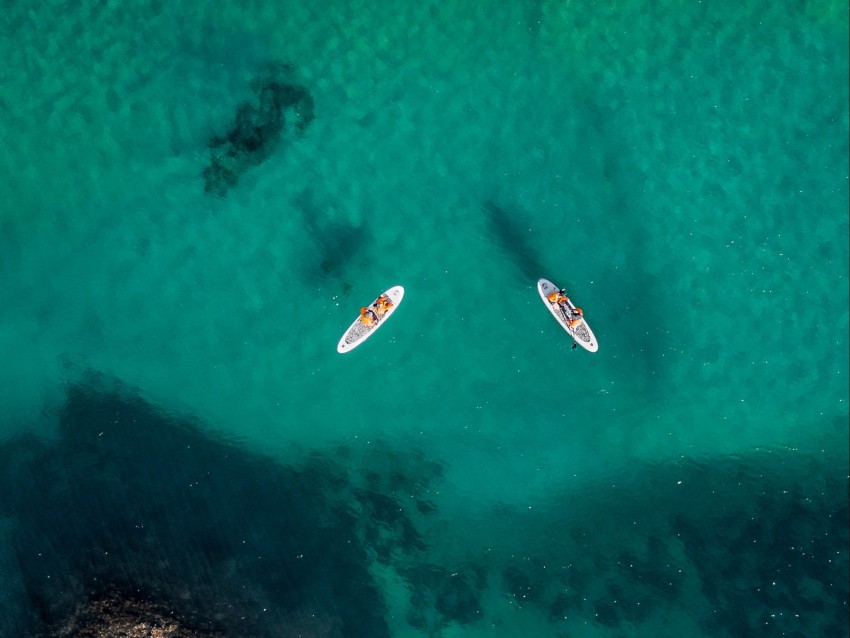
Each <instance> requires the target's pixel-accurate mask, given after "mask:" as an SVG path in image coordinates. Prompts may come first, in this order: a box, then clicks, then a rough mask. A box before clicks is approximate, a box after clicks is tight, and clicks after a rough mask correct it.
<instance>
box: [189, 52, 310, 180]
mask: <svg viewBox="0 0 850 638" xmlns="http://www.w3.org/2000/svg"><path fill="white" fill-rule="evenodd" d="M252 88H253V90H254V92H255V94H256V95H255V98H254V99H253V100H252V101H248V102H245V103H243V104H241V105H240V106H239V108H238V109H237V111H236V117H235V118H234V122H233V125H232V126H231V128H230V130H229V131H228V132H227V133H226V134H225V135H223V136H214V137H213V138H212V139H211V140H210V143H209V147H210V149H211V150H212V154H211V157H210V164H209V166H207V167H206V168H205V169H204V172H203V176H204V191H205V192H207V193H214V194H216V195H220V196H224V195H226V194H227V192H228V191H229V190H230V189H231V188H233V187H234V186H236V184H237V182H238V181H239V178H240V177H241V176H242V174H244V173H245V172H246V171H247V170H249V169H250V168H252V167H254V166H257V165H259V164H261V163H262V162H263V161H265V160H266V159H268V157H270V156H271V154H272V152H274V150H275V148H276V147H277V146H278V144H279V143H280V141H281V139H282V137H283V136H284V134H285V133H291V134H293V135H297V134H299V133H302V132H303V131H304V130H305V129H306V128H307V127H308V126H309V125H310V123H311V122H312V121H313V118H314V112H313V96H312V95H311V94H310V92H309V91H308V90H307V89H306V88H305V87H304V86H302V85H301V84H299V83H297V82H296V81H295V80H294V79H293V71H292V68H291V67H289V66H287V65H279V66H275V67H273V68H270V69H267V70H266V71H264V72H263V74H262V75H261V76H260V77H259V78H258V79H257V80H256V81H255V82H254V83H253V86H252Z"/></svg>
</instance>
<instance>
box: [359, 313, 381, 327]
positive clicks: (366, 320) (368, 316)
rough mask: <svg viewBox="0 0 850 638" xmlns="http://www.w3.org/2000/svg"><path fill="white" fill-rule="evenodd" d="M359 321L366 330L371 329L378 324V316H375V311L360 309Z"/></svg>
mask: <svg viewBox="0 0 850 638" xmlns="http://www.w3.org/2000/svg"><path fill="white" fill-rule="evenodd" d="M360 321H361V323H362V324H363V325H364V326H366V327H367V328H371V327H372V326H374V325H375V324H376V323H378V315H376V314H375V311H374V310H372V309H371V308H361V309H360Z"/></svg>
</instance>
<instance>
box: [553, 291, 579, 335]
mask: <svg viewBox="0 0 850 638" xmlns="http://www.w3.org/2000/svg"><path fill="white" fill-rule="evenodd" d="M546 298H547V299H548V300H549V301H550V302H551V303H555V304H558V305H559V306H560V307H561V308H562V309H563V311H564V314H565V315H567V317H565V318H566V319H567V325H568V326H569V327H570V328H572V327H573V326H576V325H578V324H579V323H581V320H582V318H583V317H584V312H582V310H581V308H572V309H570V306H569V301H570V298H569V297H567V295H566V293H565V292H564V289H563V288H561V289H560V290H556V291H554V292H550V293H549V295H547V297H546Z"/></svg>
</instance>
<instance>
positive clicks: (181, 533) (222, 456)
mask: <svg viewBox="0 0 850 638" xmlns="http://www.w3.org/2000/svg"><path fill="white" fill-rule="evenodd" d="M0 462H2V468H0V513H2V515H4V516H7V517H10V518H11V519H12V520H13V521H14V523H13V528H12V534H11V539H12V540H11V544H12V551H13V552H14V554H15V556H16V558H17V562H18V565H19V567H20V577H21V580H22V582H23V587H24V591H25V597H26V603H25V604H26V609H25V610H20V611H21V613H20V614H18V615H16V614H12V613H9V614H5V615H4V616H3V618H0V635H4V636H5V635H9V636H12V635H27V636H54V635H57V636H58V635H73V632H71V631H69V630H68V627H73V626H74V622H75V621H74V620H73V619H74V618H75V614H77V613H78V612H79V610H80V609H81V608H84V607H85V606H86V605H87V604H90V603H91V601H93V600H99V599H102V598H109V597H115V596H116V595H117V596H125V597H126V598H127V599H130V598H133V599H142V600H144V601H148V602H151V603H152V604H154V603H155V604H156V605H157V606H159V607H164V608H168V609H170V610H171V611H172V613H173V614H175V618H180V619H181V622H182V623H183V625H182V626H184V627H187V628H192V629H194V630H204V631H216V632H220V633H222V634H224V635H226V636H244V637H253V636H284V637H285V636H295V635H304V636H315V637H318V636H323V637H325V638H330V637H333V636H346V637H347V636H363V637H375V636H378V637H380V636H388V635H389V634H388V629H387V624H386V622H385V620H384V617H383V613H384V609H385V605H384V602H383V600H382V598H381V595H380V593H379V591H378V589H377V587H376V586H375V584H374V582H373V580H372V577H371V575H370V573H369V571H368V557H367V551H366V548H365V546H364V544H363V542H362V541H361V539H360V538H359V537H358V535H357V534H356V533H355V530H356V528H357V519H356V517H355V515H354V513H353V510H352V509H351V503H350V502H348V496H347V491H346V489H345V488H346V485H345V484H342V485H337V486H335V487H334V486H333V485H331V484H329V483H328V481H327V475H328V472H327V470H328V468H327V467H326V465H327V464H325V465H315V464H313V465H310V466H307V467H305V468H302V469H295V468H291V467H282V466H280V465H279V464H276V463H274V462H273V461H271V460H269V459H266V458H264V457H262V456H258V455H255V454H250V453H247V452H245V451H243V450H240V449H239V448H238V447H236V446H233V445H227V444H225V443H222V442H216V441H214V440H211V439H210V438H209V437H208V436H205V435H204V434H202V433H201V430H200V429H199V428H198V427H197V425H196V424H195V423H193V422H192V420H191V419H186V418H184V417H181V416H176V415H171V414H167V413H165V412H162V411H160V410H157V409H156V408H155V407H153V406H151V405H150V404H148V403H146V402H145V401H143V400H142V399H140V398H139V397H138V395H137V394H136V393H134V392H133V391H131V390H129V389H127V388H125V387H122V386H121V385H120V384H117V383H115V382H114V381H111V380H108V379H105V378H103V377H99V376H97V375H92V376H91V377H90V378H88V379H87V380H86V381H84V382H81V383H78V384H76V385H74V386H73V387H71V388H70V389H69V391H68V398H67V403H66V405H65V407H64V409H63V410H62V412H61V416H60V421H59V437H58V440H57V441H55V442H45V441H41V440H39V439H36V438H34V437H21V438H18V439H16V440H14V441H9V442H7V443H5V444H4V445H3V446H2V447H0ZM335 474H336V475H342V474H341V473H340V472H339V471H338V470H337V471H336V472H335ZM343 476H344V475H343ZM331 487H334V489H333V490H331V489H330V488H331ZM340 489H341V490H343V492H340V491H339V490H340ZM375 498H377V497H375ZM391 509H392V508H390V510H391ZM393 515H394V516H395V519H396V520H400V518H401V517H400V515H399V514H398V513H397V512H395V513H394V514H393ZM375 524H376V525H378V524H380V520H377V522H376V523H375ZM408 525H409V522H408ZM407 533H408V535H410V536H412V537H415V530H413V531H411V530H408V532H407ZM391 541H392V538H391V539H389V540H388V541H387V542H391ZM187 631H188V629H187ZM63 632H64V633H63ZM297 632H300V633H297Z"/></svg>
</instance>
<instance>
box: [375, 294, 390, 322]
mask: <svg viewBox="0 0 850 638" xmlns="http://www.w3.org/2000/svg"><path fill="white" fill-rule="evenodd" d="M392 307H393V302H392V301H390V298H389V297H387V296H386V295H381V296H380V297H378V299H377V301H375V310H377V312H378V316H380V317H382V316H384V315H385V314H386V312H387V310H389V309H390V308H392Z"/></svg>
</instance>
